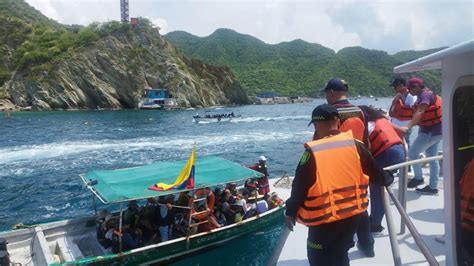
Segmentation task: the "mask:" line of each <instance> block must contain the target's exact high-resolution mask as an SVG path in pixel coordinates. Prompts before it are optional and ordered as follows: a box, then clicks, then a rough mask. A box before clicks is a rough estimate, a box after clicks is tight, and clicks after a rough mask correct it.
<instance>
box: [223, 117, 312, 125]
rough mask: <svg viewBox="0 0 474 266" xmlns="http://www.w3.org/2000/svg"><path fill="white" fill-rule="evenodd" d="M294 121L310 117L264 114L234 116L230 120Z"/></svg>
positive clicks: (239, 121)
mask: <svg viewBox="0 0 474 266" xmlns="http://www.w3.org/2000/svg"><path fill="white" fill-rule="evenodd" d="M289 120H292V121H296V120H307V121H309V120H310V118H309V117H308V116H277V117H264V116H255V117H236V118H233V119H232V120H230V122H231V123H254V122H259V121H289Z"/></svg>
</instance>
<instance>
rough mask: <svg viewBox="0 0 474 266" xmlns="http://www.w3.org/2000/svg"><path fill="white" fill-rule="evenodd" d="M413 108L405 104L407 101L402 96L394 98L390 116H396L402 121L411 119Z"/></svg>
mask: <svg viewBox="0 0 474 266" xmlns="http://www.w3.org/2000/svg"><path fill="white" fill-rule="evenodd" d="M413 113H414V111H413V108H412V107H407V106H405V103H404V102H403V100H402V99H401V98H398V99H394V100H393V102H392V106H391V107H390V111H389V115H390V117H393V118H396V119H398V120H401V121H407V120H411V119H412V117H413Z"/></svg>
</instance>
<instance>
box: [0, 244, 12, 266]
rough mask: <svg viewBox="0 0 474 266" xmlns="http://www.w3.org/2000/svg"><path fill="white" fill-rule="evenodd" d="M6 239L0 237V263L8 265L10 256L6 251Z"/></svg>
mask: <svg viewBox="0 0 474 266" xmlns="http://www.w3.org/2000/svg"><path fill="white" fill-rule="evenodd" d="M7 244H8V243H7V240H6V239H5V238H0V265H2V266H3V265H10V256H9V255H8V252H7Z"/></svg>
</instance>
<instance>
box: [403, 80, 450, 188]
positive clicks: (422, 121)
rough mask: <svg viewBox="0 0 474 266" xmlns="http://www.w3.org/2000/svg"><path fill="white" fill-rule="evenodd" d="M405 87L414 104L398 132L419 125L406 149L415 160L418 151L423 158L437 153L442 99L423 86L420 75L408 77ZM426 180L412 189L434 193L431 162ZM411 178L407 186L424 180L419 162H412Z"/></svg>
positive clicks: (435, 167) (436, 169)
mask: <svg viewBox="0 0 474 266" xmlns="http://www.w3.org/2000/svg"><path fill="white" fill-rule="evenodd" d="M408 89H409V90H410V94H412V95H416V96H417V97H418V98H417V100H416V103H415V113H414V114H413V119H412V120H411V121H410V123H408V125H407V126H406V127H401V128H400V131H401V133H402V134H403V133H406V132H407V131H409V130H410V129H411V128H412V127H413V126H415V125H419V133H418V136H417V137H416V139H415V141H414V142H413V144H412V145H411V147H410V149H409V150H408V158H409V159H410V160H415V159H418V157H419V154H420V153H422V152H425V151H426V156H427V157H432V156H436V155H438V146H439V143H440V142H441V139H442V136H441V131H442V127H441V121H442V110H441V107H442V102H441V97H440V96H439V95H436V94H435V93H434V92H432V91H431V90H430V89H428V88H427V87H425V85H424V83H423V80H422V79H421V78H417V77H413V78H410V79H409V80H408ZM429 164H430V183H429V185H428V186H425V187H423V188H417V189H416V191H417V192H419V193H422V194H428V195H437V194H438V177H439V163H438V162H437V161H431V162H430V163H429ZM413 172H414V174H415V176H414V178H413V179H411V180H409V181H408V184H407V187H408V188H416V187H417V186H418V185H422V184H423V183H424V180H423V172H422V170H421V165H420V164H415V165H413Z"/></svg>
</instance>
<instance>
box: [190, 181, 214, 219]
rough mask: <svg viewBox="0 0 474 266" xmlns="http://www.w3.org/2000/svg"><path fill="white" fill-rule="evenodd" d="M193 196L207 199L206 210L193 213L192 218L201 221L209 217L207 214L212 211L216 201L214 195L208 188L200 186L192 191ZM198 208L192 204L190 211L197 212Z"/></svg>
mask: <svg viewBox="0 0 474 266" xmlns="http://www.w3.org/2000/svg"><path fill="white" fill-rule="evenodd" d="M194 198H195V200H196V199H203V198H206V201H207V210H206V211H201V213H199V214H196V215H193V218H194V219H196V220H199V221H203V220H206V219H208V218H209V215H210V214H212V213H213V212H214V205H215V203H216V197H215V196H214V193H213V192H212V190H211V189H209V188H200V189H198V190H196V191H195V192H194ZM196 204H199V202H195V203H194V205H196ZM197 209H198V208H197V207H196V206H193V210H192V213H193V214H194V213H198V212H199V211H198V210H197Z"/></svg>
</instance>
